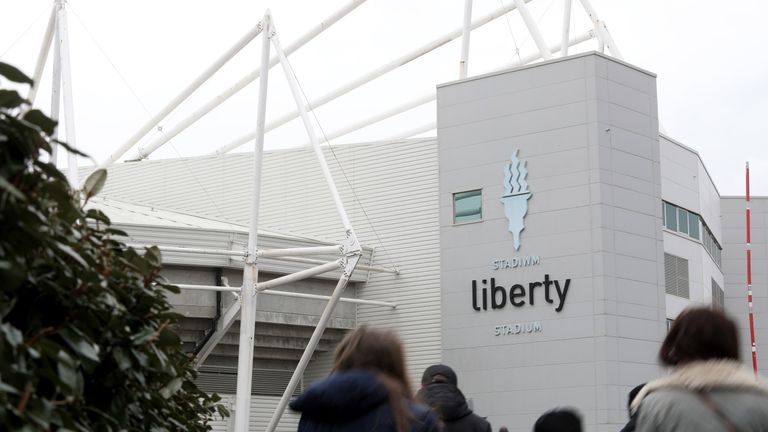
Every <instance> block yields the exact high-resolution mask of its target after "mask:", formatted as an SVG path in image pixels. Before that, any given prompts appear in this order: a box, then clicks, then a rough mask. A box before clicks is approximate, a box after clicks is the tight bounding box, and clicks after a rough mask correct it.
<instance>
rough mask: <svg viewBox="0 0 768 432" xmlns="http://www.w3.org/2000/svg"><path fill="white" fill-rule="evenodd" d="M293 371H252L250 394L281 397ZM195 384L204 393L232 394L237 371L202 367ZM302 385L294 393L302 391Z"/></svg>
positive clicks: (234, 390) (235, 383) (226, 368)
mask: <svg viewBox="0 0 768 432" xmlns="http://www.w3.org/2000/svg"><path fill="white" fill-rule="evenodd" d="M291 375H293V371H289V370H274V369H254V370H253V378H252V381H251V394H252V395H261V396H282V394H283V391H285V388H286V387H288V382H289V381H290V380H291ZM195 384H197V386H198V387H199V388H200V389H201V390H203V391H204V392H206V393H219V394H234V393H236V392H237V369H236V368H228V367H215V366H203V367H201V368H200V370H198V373H197V379H196V380H195ZM303 388H304V386H303V383H302V382H300V383H299V386H298V387H297V389H296V392H294V394H295V395H298V394H299V393H301V392H302V391H303Z"/></svg>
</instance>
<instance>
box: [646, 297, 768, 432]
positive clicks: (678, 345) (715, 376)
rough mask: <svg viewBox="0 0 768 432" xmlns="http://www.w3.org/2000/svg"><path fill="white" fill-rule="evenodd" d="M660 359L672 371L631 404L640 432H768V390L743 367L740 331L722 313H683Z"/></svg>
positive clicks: (707, 310) (698, 309)
mask: <svg viewBox="0 0 768 432" xmlns="http://www.w3.org/2000/svg"><path fill="white" fill-rule="evenodd" d="M659 359H660V361H661V363H662V364H664V365H666V366H670V367H672V368H673V369H672V372H671V374H670V375H668V376H666V377H664V378H660V379H657V380H655V381H651V382H649V383H648V384H646V385H645V386H644V387H643V388H642V389H641V390H640V392H639V393H638V394H637V396H636V397H635V399H634V400H633V401H632V411H633V412H637V426H636V428H635V430H636V431H638V432H645V431H661V432H664V431H677V432H694V431H696V432H710V431H712V432H715V431H718V432H719V431H740V432H751V431H768V385H766V383H765V381H764V380H763V379H762V378H761V377H759V376H756V374H755V373H754V372H753V371H752V370H750V369H746V368H745V367H744V366H742V364H741V363H740V362H739V342H738V333H737V331H736V325H735V324H734V322H733V321H731V320H730V319H729V318H728V317H726V316H725V314H724V313H723V312H722V311H720V310H714V309H710V308H707V307H696V308H691V309H686V310H684V311H683V312H682V313H681V314H680V315H679V316H678V318H677V319H676V320H675V322H674V324H672V328H670V329H669V333H667V337H666V338H665V339H664V342H663V343H662V345H661V349H660V350H659Z"/></svg>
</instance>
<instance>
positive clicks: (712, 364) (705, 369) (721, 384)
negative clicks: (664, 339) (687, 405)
mask: <svg viewBox="0 0 768 432" xmlns="http://www.w3.org/2000/svg"><path fill="white" fill-rule="evenodd" d="M666 388H681V389H685V390H693V391H709V390H713V389H733V390H748V391H755V392H762V393H765V394H768V383H766V381H765V380H764V379H763V378H762V377H760V376H755V374H754V373H753V372H752V371H750V370H747V369H745V368H744V367H743V366H742V365H741V363H739V362H737V361H734V360H707V361H695V362H691V363H688V364H686V365H684V366H679V367H677V368H675V369H674V371H673V372H672V373H671V374H670V375H668V376H666V377H663V378H659V379H657V380H654V381H651V382H649V383H648V384H646V385H645V387H643V388H642V390H640V392H639V393H638V394H637V396H636V397H635V399H634V400H633V401H632V406H631V408H632V413H633V414H634V413H636V412H637V410H638V409H639V407H640V404H641V403H642V402H643V399H644V398H645V397H646V396H647V395H648V394H649V393H652V392H654V391H656V390H660V389H666Z"/></svg>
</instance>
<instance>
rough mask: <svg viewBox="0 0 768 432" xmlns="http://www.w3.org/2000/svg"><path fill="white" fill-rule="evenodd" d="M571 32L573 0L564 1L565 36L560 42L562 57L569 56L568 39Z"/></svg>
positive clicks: (563, 35)
mask: <svg viewBox="0 0 768 432" xmlns="http://www.w3.org/2000/svg"><path fill="white" fill-rule="evenodd" d="M570 31H571V0H563V34H562V37H561V40H560V46H561V47H562V48H563V49H561V50H560V57H566V56H567V55H568V38H569V37H570V34H569V33H570Z"/></svg>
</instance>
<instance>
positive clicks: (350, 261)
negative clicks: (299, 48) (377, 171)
mask: <svg viewBox="0 0 768 432" xmlns="http://www.w3.org/2000/svg"><path fill="white" fill-rule="evenodd" d="M272 44H273V46H274V47H275V52H276V53H277V55H278V57H279V58H280V64H281V65H282V67H283V71H284V73H285V77H286V79H287V80H288V84H289V86H290V88H291V94H292V95H293V98H294V101H295V102H296V107H297V109H298V111H299V114H300V115H301V119H302V121H303V123H304V127H305V129H306V131H307V135H309V140H310V142H311V143H312V147H313V148H314V150H315V155H316V156H317V160H318V163H319V164H320V167H321V168H322V171H323V175H324V176H325V180H326V183H327V184H328V189H329V190H330V192H331V195H332V197H333V201H334V203H335V204H336V210H337V211H338V213H339V217H340V219H341V222H342V225H344V229H345V231H346V235H347V242H348V244H347V245H346V247H345V251H344V252H345V254H346V256H345V257H344V258H343V260H344V262H343V263H342V265H343V267H344V273H343V275H342V276H341V278H340V279H339V282H338V283H337V284H336V288H335V289H334V290H333V294H332V295H331V299H330V300H329V301H328V304H327V305H326V306H325V309H324V310H323V314H322V315H321V316H320V320H319V321H318V323H317V326H316V327H315V330H314V332H313V333H312V337H311V338H310V339H309V343H308V344H307V347H306V349H305V350H304V353H303V354H302V356H301V359H300V360H299V363H298V365H297V366H296V369H295V370H294V372H293V376H292V377H291V381H290V382H289V383H288V387H287V388H286V389H285V392H284V393H283V397H282V398H281V399H280V402H279V403H278V406H277V408H276V409H275V412H274V414H273V415H272V419H271V420H270V422H269V425H268V426H267V432H273V431H274V430H275V428H276V427H277V424H278V423H279V422H280V418H281V417H282V415H283V412H284V411H285V407H286V406H287V405H288V400H289V399H290V397H291V395H292V394H293V392H294V391H295V390H296V387H297V386H298V383H299V381H300V380H301V377H302V375H303V374H304V370H305V369H306V367H307V364H309V360H310V359H311V358H312V355H313V354H314V352H315V348H316V347H317V344H318V343H319V342H320V338H321V337H322V335H323V332H324V331H325V327H326V326H327V325H328V321H329V319H330V318H331V314H332V313H333V311H334V309H335V308H336V304H337V303H338V302H339V298H340V297H341V294H342V293H343V292H344V289H345V288H346V286H347V283H348V282H349V278H350V277H351V276H352V273H353V272H354V270H355V267H356V266H357V263H358V261H359V260H360V256H361V250H362V248H361V247H360V243H359V242H358V240H357V236H356V235H355V232H354V229H353V228H352V224H351V223H350V221H349V218H348V217H347V212H346V210H345V209H344V204H343V202H342V201H341V196H340V195H339V192H338V190H337V189H336V184H335V183H334V180H333V176H332V175H331V171H330V169H328V164H327V163H326V161H325V156H324V155H323V151H322V149H321V148H320V143H319V142H318V139H317V136H316V135H315V132H314V129H313V127H312V123H311V122H310V121H309V116H308V115H307V112H306V110H305V108H304V102H303V100H302V98H301V93H300V91H299V88H298V83H297V82H296V77H295V76H294V75H293V72H292V70H291V67H290V64H289V63H288V59H287V58H286V57H285V54H284V53H283V50H282V48H281V47H280V40H279V39H278V37H277V35H276V34H273V35H272Z"/></svg>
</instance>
